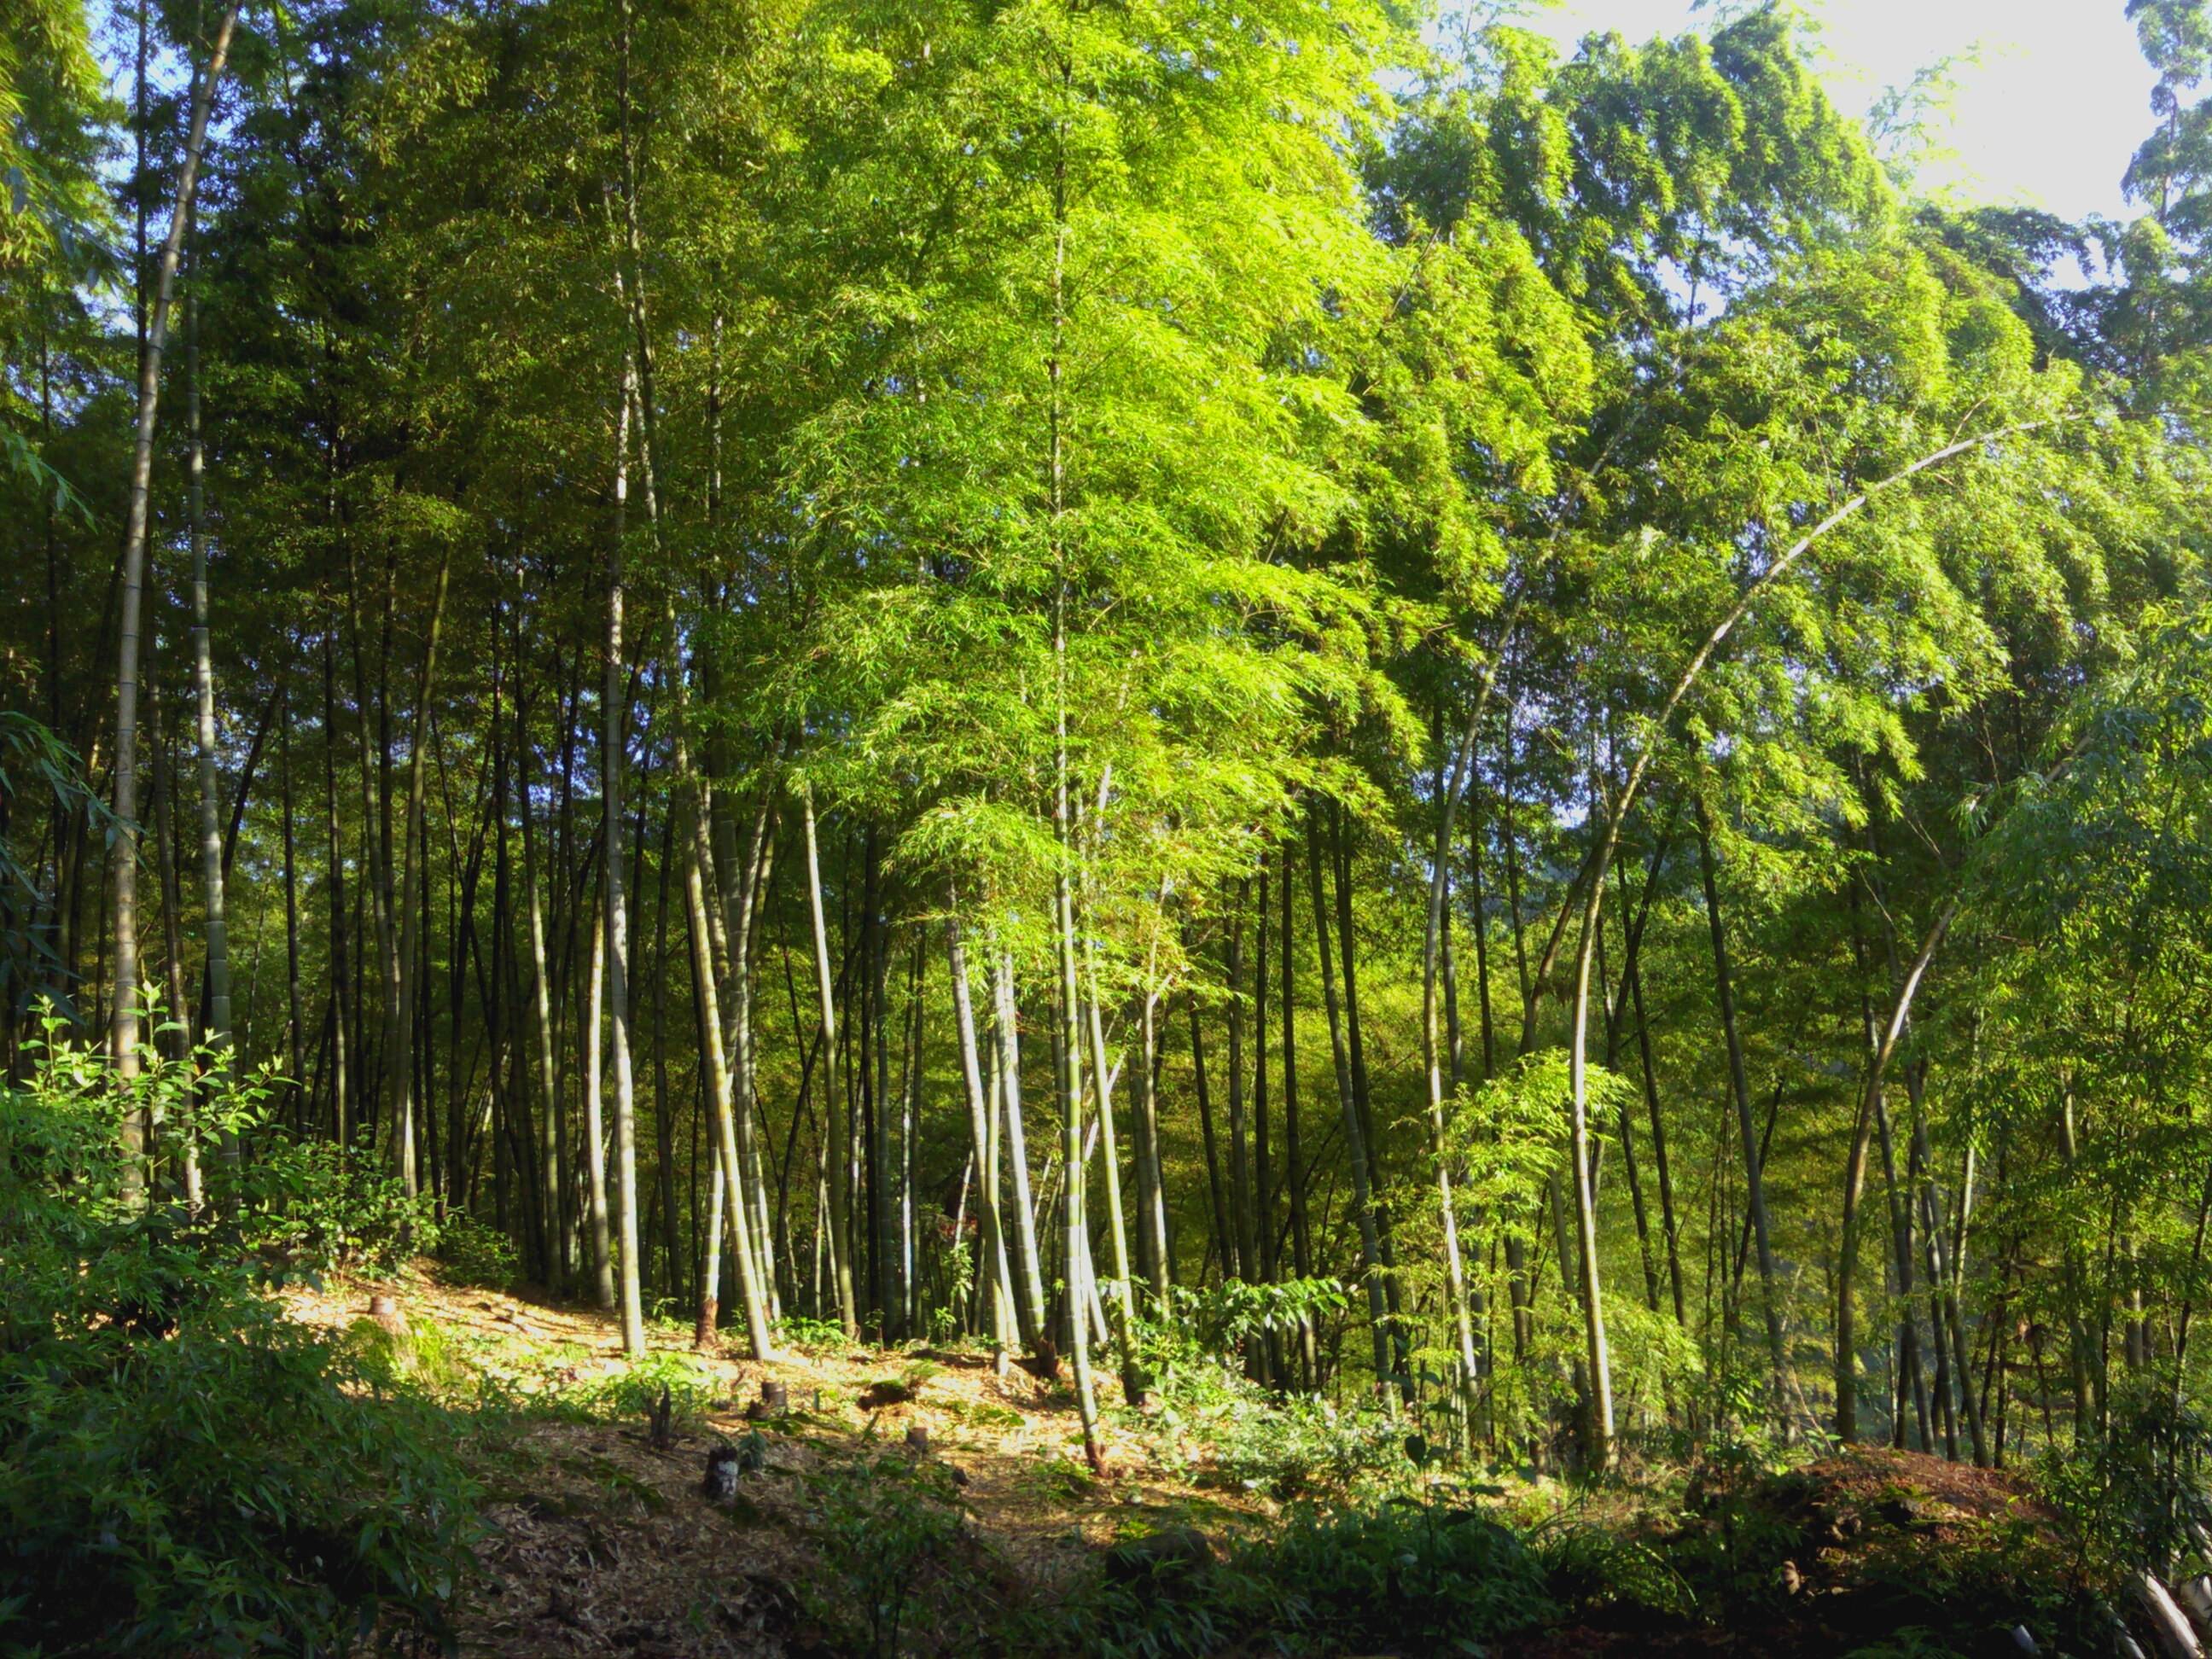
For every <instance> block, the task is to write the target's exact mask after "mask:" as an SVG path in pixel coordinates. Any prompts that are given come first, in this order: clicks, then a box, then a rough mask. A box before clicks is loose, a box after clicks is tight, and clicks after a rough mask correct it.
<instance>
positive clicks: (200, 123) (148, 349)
mask: <svg viewBox="0 0 2212 1659" xmlns="http://www.w3.org/2000/svg"><path fill="white" fill-rule="evenodd" d="M237 22H238V8H237V6H236V5H235V4H233V5H231V6H228V7H227V8H225V9H224V11H223V14H222V23H221V24H220V25H218V26H217V27H216V36H215V43H214V45H213V46H212V47H210V50H209V52H208V61H207V64H206V66H205V67H204V69H203V70H201V72H200V73H199V75H198V76H197V77H195V79H194V81H193V82H192V96H191V111H192V112H191V125H189V127H188V128H187V129H186V131H185V149H184V157H183V161H182V163H181V165H180V166H179V170H178V173H177V197H176V205H175V208H174V210H173V211H172V213H171V215H170V219H169V230H168V234H167V236H166V237H164V238H163V239H162V242H161V264H160V266H159V275H158V276H157V277H156V279H155V292H154V305H153V309H152V312H151V313H150V314H149V317H148V319H147V325H146V346H145V350H144V352H143V354H142V356H141V360H140V362H139V365H138V422H137V435H136V436H135V438H134V440H133V441H132V446H131V501H130V507H129V511H128V515H127V517H126V518H125V522H124V532H123V617H122V635H121V640H120V645H119V649H118V658H117V666H116V678H115V818H116V823H117V825H118V829H117V833H116V837H115V851H114V855H113V863H114V866H115V968H114V974H113V979H112V985H113V990H112V1007H111V1009H110V1012H109V1022H108V1053H109V1056H110V1058H111V1059H112V1061H113V1063H114V1066H115V1072H116V1076H117V1078H118V1080H119V1081H120V1082H121V1084H122V1085H123V1087H124V1088H125V1089H126V1090H127V1089H128V1088H129V1087H130V1085H131V1080H132V1079H135V1078H136V1077H137V1075H138V1045H139V1018H138V1016H139V987H138V835H139V831H138V635H139V629H140V622H139V617H140V613H141V611H142V610H143V604H144V595H145V589H146V541H147V528H148V520H149V513H150V507H151V503H152V495H153V479H154V428H155V419H156V417H157V416H158V414H159V412H160V408H161V348H162V345H163V343H164V342H165V341H166V340H167V337H168V331H169V304H170V296H171V295H172V293H173V290H174V289H175V287H176V280H177V254H178V251H179V248H181V247H182V246H183V244H184V234H185V225H186V223H187V222H189V221H190V220H191V215H192V203H193V201H194V199H195V194H196V191H197V188H198V185H199V167H200V153H201V150H202V149H203V147H204V145H205V143H206V142H207V126H208V110H209V106H210V105H211V104H212V102H213V101H214V94H215V83H216V82H217V81H218V80H220V79H221V78H222V65H223V60H224V59H225V58H227V57H228V56H229V53H230V36H231V31H232V29H233V28H234V27H236V25H237ZM141 82H142V85H143V75H142V76H141ZM142 130H143V123H142ZM147 1130H148V1126H147V1124H146V1122H145V1121H144V1118H143V1115H141V1114H138V1113H131V1114H127V1115H125V1121H124V1127H123V1154H124V1176H123V1179H124V1186H125V1191H126V1192H127V1193H131V1194H137V1193H139V1192H143V1190H144V1187H145V1167H144V1161H145V1158H146V1157H147V1155H148V1153H149V1152H150V1151H151V1146H150V1145H149V1137H148V1133H147Z"/></svg>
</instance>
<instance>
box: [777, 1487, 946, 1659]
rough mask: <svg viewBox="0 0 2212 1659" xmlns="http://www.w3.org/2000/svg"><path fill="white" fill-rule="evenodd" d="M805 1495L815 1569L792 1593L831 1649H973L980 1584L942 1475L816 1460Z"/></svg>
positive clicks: (875, 1657)
mask: <svg viewBox="0 0 2212 1659" xmlns="http://www.w3.org/2000/svg"><path fill="white" fill-rule="evenodd" d="M806 1490H807V1496H808V1498H809V1499H810V1500H811V1504H812V1505H813V1509H814V1524H813V1535H814V1545H815V1548H816V1550H817V1552H818V1553H819V1555H820V1558H821V1566H822V1571H820V1572H819V1573H817V1574H810V1575H808V1576H807V1577H806V1578H805V1580H804V1581H803V1582H802V1583H801V1585H800V1586H799V1593H800V1595H801V1597H802V1599H803V1600H804V1601H805V1606H806V1609H807V1612H808V1613H809V1615H810V1616H811V1617H812V1618H814V1619H815V1620H817V1621H819V1622H820V1623H821V1625H822V1626H823V1628H824V1630H825V1631H826V1632H828V1633H829V1636H830V1638H831V1639H832V1641H833V1643H834V1644H836V1651H839V1652H842V1653H862V1654H866V1655H868V1656H870V1659H894V1656H896V1655H898V1654H902V1653H905V1652H908V1651H909V1650H910V1648H911V1647H913V1646H915V1645H918V1644H920V1643H921V1638H925V1637H926V1638H929V1640H928V1642H927V1645H929V1646H930V1647H933V1648H936V1649H939V1650H947V1651H969V1650H972V1646H973V1643H972V1640H970V1639H969V1638H972V1637H973V1635H974V1634H975V1630H974V1626H975V1621H976V1620H977V1618H978V1616H979V1614H980V1613H981V1612H982V1611H983V1610H984V1609H983V1604H982V1601H981V1597H980V1596H979V1595H978V1592H979V1591H980V1590H981V1589H982V1584H981V1579H980V1577H979V1575H978V1574H977V1573H976V1572H975V1564H974V1562H973V1560H972V1559H971V1558H970V1556H969V1553H968V1550H967V1548H966V1544H967V1534H966V1526H965V1520H966V1513H965V1510H964V1509H963V1505H962V1504H961V1502H960V1492H959V1488H958V1487H957V1486H956V1485H955V1484H954V1483H953V1480H952V1474H951V1470H949V1469H948V1468H945V1465H943V1464H942V1463H936V1462H929V1461H927V1460H926V1459H915V1458H912V1457H908V1456H905V1455H902V1454H900V1453H897V1452H885V1453H884V1454H882V1455H878V1456H875V1457H872V1458H864V1459H861V1460H860V1461H859V1462H830V1463H825V1464H823V1466H822V1467H821V1468H819V1469H817V1471H816V1472H815V1473H813V1474H811V1475H809V1476H808V1477H807V1478H806ZM952 1626H957V1627H958V1630H957V1632H955V1631H954V1630H953V1629H951V1628H950V1627H952Z"/></svg>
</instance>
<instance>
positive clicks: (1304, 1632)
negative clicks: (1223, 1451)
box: [1010, 1500, 1559, 1659]
mask: <svg viewBox="0 0 2212 1659" xmlns="http://www.w3.org/2000/svg"><path fill="white" fill-rule="evenodd" d="M1558 1616H1559V1606H1558V1604H1557V1603H1556V1602H1555V1601H1553V1598H1552V1596H1551V1594H1550V1592H1549V1590H1548V1589H1547V1584H1546V1578H1545V1568H1544V1565H1543V1563H1542V1562H1541V1560H1540V1559H1538V1557H1537V1556H1536V1555H1535V1553H1533V1552H1532V1551H1531V1550H1530V1549H1529V1547H1528V1545H1527V1544H1526V1543H1524V1542H1523V1541H1522V1539H1521V1538H1520V1537H1519V1535H1518V1534H1515V1533H1514V1532H1513V1531H1511V1530H1510V1528H1506V1527H1504V1526H1502V1525H1500V1524H1499V1523H1498V1522H1496V1521H1493V1520H1492V1519H1491V1518H1489V1517H1488V1516H1486V1515H1483V1514H1481V1513H1480V1512H1479V1511H1476V1510H1467V1509H1456V1508H1450V1507H1447V1506H1445V1505H1442V1504H1419V1503H1413V1502H1411V1501H1405V1500H1397V1501H1392V1502H1389V1503H1385V1504H1381V1505H1378V1506H1377V1507H1376V1508H1373V1509H1368V1510H1352V1511H1349V1512H1346V1513H1343V1514H1338V1515H1322V1514H1321V1513H1320V1512H1318V1511H1316V1510H1311V1509H1303V1510H1298V1511H1296V1512H1294V1513H1293V1514H1292V1516H1291V1518H1290V1519H1289V1521H1288V1522H1286V1523H1285V1525H1284V1527H1283V1528H1282V1530H1281V1531H1280V1533H1279V1534H1278V1535H1277V1536H1276V1537H1275V1538H1273V1539H1272V1540H1269V1541H1263V1542H1258V1543H1254V1544H1251V1545H1249V1546H1247V1547H1243V1548H1242V1549H1240V1550H1237V1551H1236V1552H1234V1553H1232V1554H1231V1556H1230V1557H1229V1559H1227V1560H1226V1561H1224V1562H1220V1563H1218V1564H1216V1565H1208V1566H1200V1567H1194V1568H1192V1569H1191V1570H1190V1571H1188V1572H1186V1573H1182V1574H1178V1575H1177V1576H1176V1578H1175V1579H1174V1581H1173V1582H1172V1583H1170V1584H1168V1585H1160V1584H1151V1583H1146V1584H1127V1583H1114V1582H1112V1581H1111V1580H1110V1579H1105V1578H1102V1579H1101V1580H1100V1581H1099V1582H1098V1583H1096V1584H1095V1585H1094V1586H1092V1587H1091V1589H1090V1590H1089V1591H1088V1592H1087V1593H1085V1594H1081V1595H1073V1596H1070V1597H1067V1598H1066V1599H1065V1600H1064V1601H1063V1602H1062V1604H1061V1605H1060V1606H1059V1607H1055V1608H1054V1609H1052V1610H1050V1611H1049V1612H1048V1613H1043V1614H1042V1615H1033V1616H1032V1620H1031V1623H1032V1624H1033V1625H1034V1626H1036V1628H1034V1629H1030V1630H1026V1631H1024V1632H1018V1634H1017V1636H1016V1638H1015V1639H1014V1640H1013V1641H1012V1643H1011V1644H1010V1645H1012V1646H1013V1647H1016V1648H1018V1649H1020V1648H1024V1647H1029V1648H1036V1649H1040V1650H1054V1651H1059V1652H1066V1653H1083V1654H1091V1655H1099V1656H1107V1659H1118V1656H1142V1659H1184V1656H1188V1659H1196V1656H1200V1655H1206V1654H1214V1653H1220V1652H1224V1651H1245V1650H1250V1651H1254V1652H1275V1653H1283V1654H1293V1655H1305V1654H1310V1655H1316V1656H1318V1655H1324V1654H1343V1653H1369V1652H1391V1653H1424V1654H1431V1653H1433V1654H1475V1653H1480V1652H1483V1651H1485V1650H1486V1648H1487V1646H1488V1644H1492V1643H1495V1642H1498V1641H1501V1640H1504V1639H1506V1638H1511V1637H1513V1636H1516V1635H1518V1634H1521V1633H1522V1632H1528V1631H1532V1630H1535V1629H1538V1628H1540V1627H1541V1626H1544V1625H1545V1624H1547V1623H1548V1622H1550V1621H1551V1620H1554V1619H1556V1618H1557V1617H1558Z"/></svg>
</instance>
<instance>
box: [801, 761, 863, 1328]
mask: <svg viewBox="0 0 2212 1659" xmlns="http://www.w3.org/2000/svg"><path fill="white" fill-rule="evenodd" d="M800 799H801V801H802V802H803V803H804V805H805V818H806V900H807V904H808V906H809V907H810V908H811V913H812V915H813V919H814V973H815V981H816V983H817V986H818V987H820V991H821V1001H822V1052H823V1054H824V1055H825V1056H826V1057H827V1060H828V1064H829V1066H830V1067H831V1068H832V1069H831V1070H830V1072H829V1077H828V1078H827V1079H826V1080H825V1084H824V1086H823V1091H822V1097H823V1146H824V1147H825V1149H826V1150H825V1152H824V1156H825V1157H826V1158H828V1160H829V1270H830V1273H831V1277H832V1288H833V1290H834V1291H835V1292H836V1297H837V1318H838V1322H840V1323H841V1324H842V1325H843V1326H844V1328H845V1334H846V1336H847V1338H848V1339H850V1340H858V1338H859V1336H860V1309H859V1305H858V1298H857V1297H855V1296H854V1290H853V1262H852V1257H851V1255H850V1254H849V1253H848V1242H849V1240H850V1238H851V1237H852V1214H853V1166H852V1161H851V1154H850V1151H849V1149H848V1147H847V1146H846V1139H847V1129H846V1125H845V1084H844V1079H843V1077H842V1071H843V1067H844V1061H843V1060H842V1058H841V1051H840V1050H839V1048H838V1047H837V1005H836V989H835V987H834V985H833V983H832V981H831V980H830V977H829V927H828V925H827V922H826V921H825V920H824V918H823V911H822V853H821V848H820V847H819V846H818V845H817V840H816V836H815V833H814V786H813V785H812V784H811V783H809V784H806V785H804V786H803V787H801V790H800Z"/></svg>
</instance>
